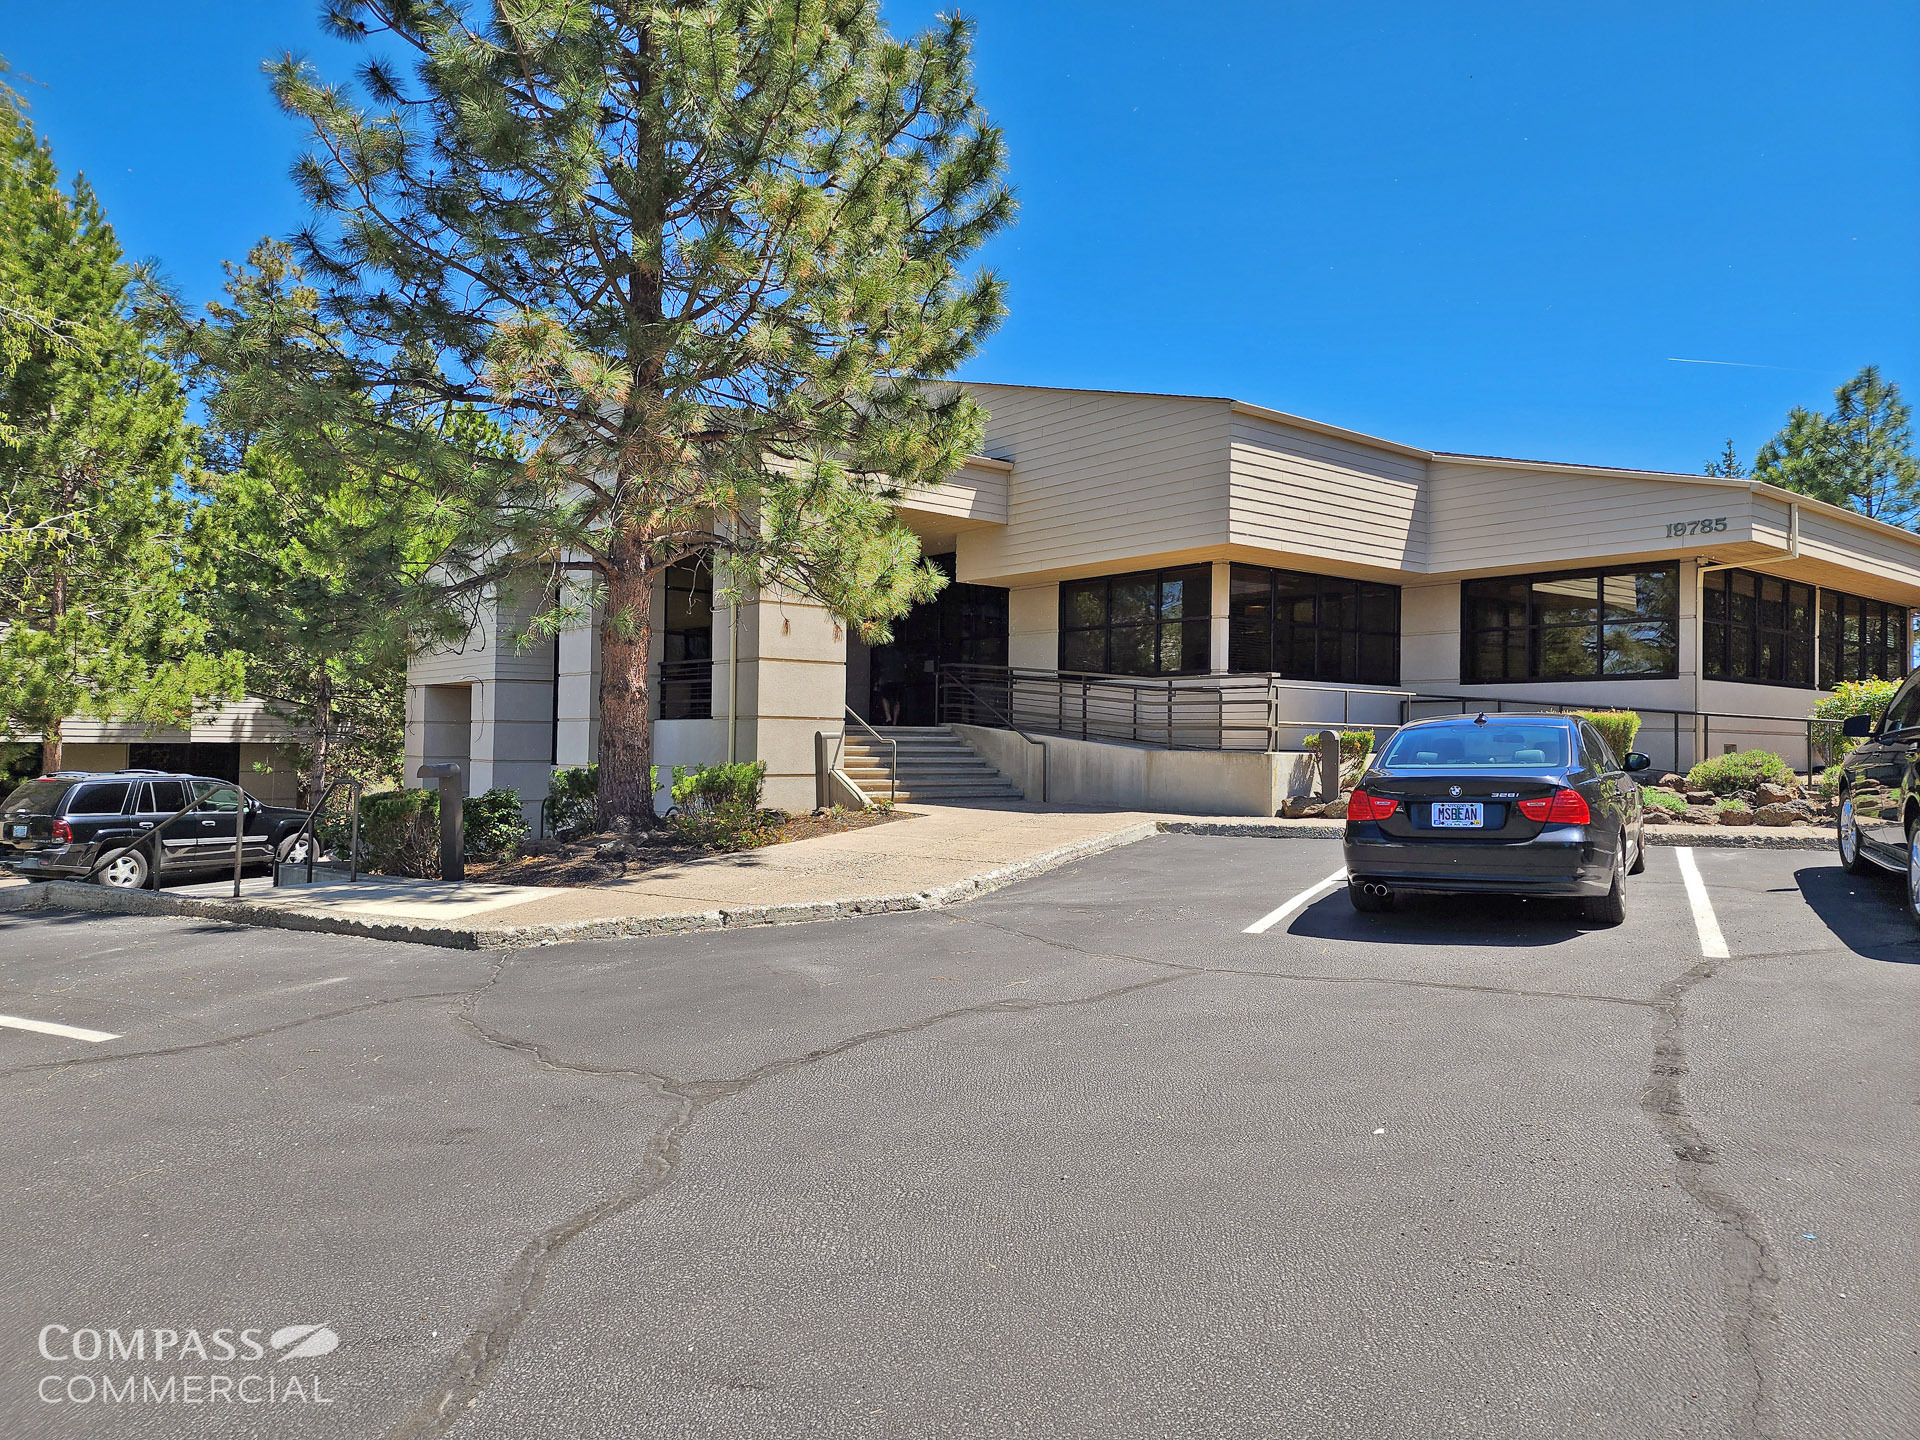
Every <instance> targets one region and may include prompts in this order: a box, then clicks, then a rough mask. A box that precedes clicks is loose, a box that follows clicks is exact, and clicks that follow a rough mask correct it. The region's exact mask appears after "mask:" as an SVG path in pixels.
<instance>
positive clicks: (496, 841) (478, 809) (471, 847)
mask: <svg viewBox="0 0 1920 1440" xmlns="http://www.w3.org/2000/svg"><path fill="white" fill-rule="evenodd" d="M460 827H461V831H462V833H463V834H464V836H465V838H466V852H467V859H469V860H500V859H506V858H509V857H511V856H512V855H513V853H514V851H516V850H518V849H519V848H520V842H521V841H522V840H524V839H526V838H527V833H528V831H529V830H530V829H531V828H532V827H530V826H529V825H528V824H527V817H526V815H525V814H524V813H523V812H522V811H521V809H520V793H519V792H518V791H517V790H501V789H498V788H495V789H492V790H489V791H487V792H486V794H484V795H469V796H468V797H467V798H466V799H464V800H462V801H461V802H460Z"/></svg>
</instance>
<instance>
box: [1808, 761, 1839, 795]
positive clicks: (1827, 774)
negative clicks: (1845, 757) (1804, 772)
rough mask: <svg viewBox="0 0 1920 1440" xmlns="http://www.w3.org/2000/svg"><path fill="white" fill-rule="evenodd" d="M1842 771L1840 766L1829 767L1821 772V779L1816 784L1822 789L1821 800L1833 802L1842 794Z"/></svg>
mask: <svg viewBox="0 0 1920 1440" xmlns="http://www.w3.org/2000/svg"><path fill="white" fill-rule="evenodd" d="M1840 778H1841V770H1840V767H1839V766H1838V765H1829V766H1827V768H1826V769H1824V770H1822V771H1821V772H1820V778H1819V779H1818V780H1817V781H1815V782H1814V783H1815V784H1817V785H1818V786H1819V787H1820V798H1821V799H1822V800H1831V799H1833V797H1834V796H1836V795H1838V794H1839V793H1840Z"/></svg>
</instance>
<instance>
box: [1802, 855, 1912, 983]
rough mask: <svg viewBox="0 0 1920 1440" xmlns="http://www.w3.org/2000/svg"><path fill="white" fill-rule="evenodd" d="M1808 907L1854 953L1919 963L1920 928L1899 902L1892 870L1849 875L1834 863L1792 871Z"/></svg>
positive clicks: (1892, 961)
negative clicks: (1890, 872) (1871, 873)
mask: <svg viewBox="0 0 1920 1440" xmlns="http://www.w3.org/2000/svg"><path fill="white" fill-rule="evenodd" d="M1793 878H1794V880H1795V882H1796V883H1798V885H1799V886H1800V894H1801V895H1802V897H1804V898H1805V900H1806V902H1807V905H1808V908H1810V909H1811V910H1812V911H1813V913H1814V914H1816V915H1818V916H1819V917H1820V920H1821V923H1822V924H1824V925H1825V926H1826V927H1827V929H1829V930H1831V931H1832V932H1833V933H1834V935H1835V936H1836V937H1837V938H1838V939H1839V941H1840V943H1841V944H1843V945H1845V946H1846V947H1847V948H1848V949H1849V950H1851V951H1853V953H1854V954H1856V955H1861V956H1864V957H1865V958H1867V959H1868V960H1884V961H1887V962H1888V963H1889V964H1893V965H1920V931H1916V930H1915V928H1914V924H1913V922H1912V921H1911V920H1909V919H1908V918H1907V915H1906V908H1905V906H1903V905H1902V904H1901V900H1900V885H1901V880H1900V877H1899V876H1897V875H1891V874H1889V875H1849V874H1848V873H1847V872H1846V871H1844V870H1842V869H1841V868H1840V867H1839V866H1838V865H1817V866H1810V867H1808V868H1807V869H1805V870H1796V871H1794V872H1793Z"/></svg>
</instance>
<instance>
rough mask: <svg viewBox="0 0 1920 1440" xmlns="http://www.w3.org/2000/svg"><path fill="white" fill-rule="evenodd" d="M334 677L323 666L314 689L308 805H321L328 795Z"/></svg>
mask: <svg viewBox="0 0 1920 1440" xmlns="http://www.w3.org/2000/svg"><path fill="white" fill-rule="evenodd" d="M332 732H333V675H332V674H331V673H330V672H329V671H328V670H327V669H326V667H324V666H322V667H321V670H320V675H319V681H318V683H317V684H316V685H315V686H314V689H313V764H312V765H310V766H309V767H308V768H307V804H308V805H315V804H318V803H319V800H320V797H321V796H322V795H324V794H325V793H326V789H325V787H326V783H327V762H328V761H329V760H331V759H332V758H333V755H332V750H331V745H330V737H331V735H332Z"/></svg>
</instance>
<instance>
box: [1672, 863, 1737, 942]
mask: <svg viewBox="0 0 1920 1440" xmlns="http://www.w3.org/2000/svg"><path fill="white" fill-rule="evenodd" d="M1675 853H1676V854H1678V855H1679V857H1680V878H1681V879H1682V880H1684V881H1686V882H1687V903H1688V904H1689V905H1691V906H1692V907H1693V928H1694V929H1696V930H1698V931H1699V932H1700V953H1701V954H1702V955H1704V956H1705V957H1706V958H1707V959H1709V960H1724V959H1726V958H1727V937H1726V936H1724V935H1722V934H1721V933H1720V921H1719V918H1718V917H1717V916H1715V915H1714V913H1713V901H1712V900H1710V899H1709V898H1708V897H1707V882H1706V881H1704V880H1702V879H1701V878H1700V867H1699V866H1698V865H1696V864H1695V863H1694V859H1693V850H1692V849H1691V847H1688V846H1685V845H1683V846H1681V847H1680V848H1679V849H1678V850H1677V851H1676V852H1675Z"/></svg>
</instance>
